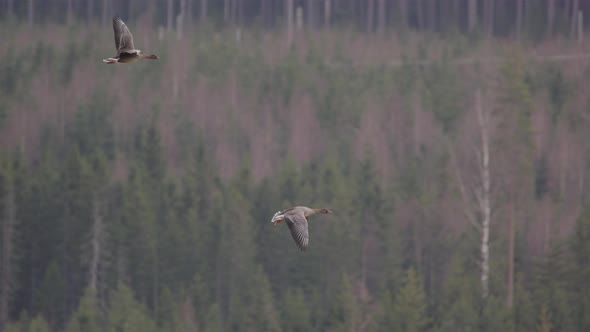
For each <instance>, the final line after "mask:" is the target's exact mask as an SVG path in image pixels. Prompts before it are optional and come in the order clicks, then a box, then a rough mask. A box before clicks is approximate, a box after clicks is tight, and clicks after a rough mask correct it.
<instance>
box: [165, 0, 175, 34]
mask: <svg viewBox="0 0 590 332" xmlns="http://www.w3.org/2000/svg"><path fill="white" fill-rule="evenodd" d="M173 26H174V0H166V29H167V30H168V32H170V31H172V27H173Z"/></svg>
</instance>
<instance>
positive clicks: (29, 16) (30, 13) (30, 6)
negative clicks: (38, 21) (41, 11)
mask: <svg viewBox="0 0 590 332" xmlns="http://www.w3.org/2000/svg"><path fill="white" fill-rule="evenodd" d="M28 3H29V4H28V7H27V22H28V24H29V26H30V27H32V26H33V16H34V14H35V1H34V0H29V1H28Z"/></svg>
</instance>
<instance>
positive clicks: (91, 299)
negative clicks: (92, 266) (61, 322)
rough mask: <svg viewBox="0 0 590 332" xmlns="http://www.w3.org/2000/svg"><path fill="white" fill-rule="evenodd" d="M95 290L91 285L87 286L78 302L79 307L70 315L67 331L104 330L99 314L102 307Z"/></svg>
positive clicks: (90, 331) (87, 331)
mask: <svg viewBox="0 0 590 332" xmlns="http://www.w3.org/2000/svg"><path fill="white" fill-rule="evenodd" d="M94 292H95V290H94V289H92V288H91V287H88V288H86V290H85V292H84V296H82V298H81V299H80V303H79V304H78V309H77V310H76V311H75V312H74V313H73V314H72V315H71V316H70V321H69V322H68V324H67V327H66V332H100V331H102V330H103V329H102V324H101V323H102V322H101V317H100V314H99V312H100V308H99V307H98V302H97V301H96V294H94Z"/></svg>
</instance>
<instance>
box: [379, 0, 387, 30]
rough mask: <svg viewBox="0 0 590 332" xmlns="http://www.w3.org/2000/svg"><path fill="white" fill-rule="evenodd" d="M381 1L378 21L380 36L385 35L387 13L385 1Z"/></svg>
mask: <svg viewBox="0 0 590 332" xmlns="http://www.w3.org/2000/svg"><path fill="white" fill-rule="evenodd" d="M378 1H379V9H378V16H377V17H378V19H377V31H378V32H379V34H384V33H385V13H386V10H387V8H386V7H385V0H378Z"/></svg>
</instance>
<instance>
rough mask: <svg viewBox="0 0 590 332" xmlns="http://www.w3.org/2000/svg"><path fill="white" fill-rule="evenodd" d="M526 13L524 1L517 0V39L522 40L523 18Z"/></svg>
mask: <svg viewBox="0 0 590 332" xmlns="http://www.w3.org/2000/svg"><path fill="white" fill-rule="evenodd" d="M523 11H524V0H516V38H517V39H520V35H521V34H522V16H523Z"/></svg>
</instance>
